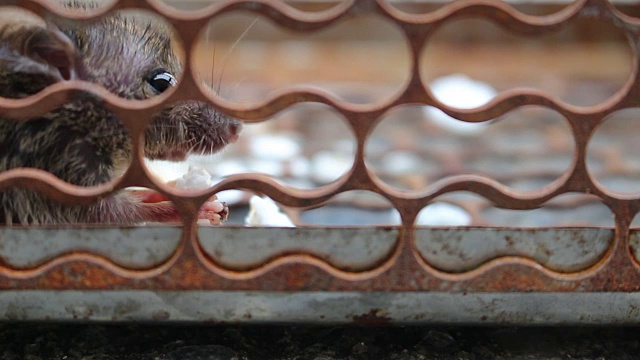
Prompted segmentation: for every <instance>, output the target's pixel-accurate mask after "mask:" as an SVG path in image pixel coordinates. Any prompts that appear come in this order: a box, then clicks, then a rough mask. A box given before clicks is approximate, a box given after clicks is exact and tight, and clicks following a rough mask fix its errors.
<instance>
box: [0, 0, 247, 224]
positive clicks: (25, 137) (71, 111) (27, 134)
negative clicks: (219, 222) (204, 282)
mask: <svg viewBox="0 0 640 360" xmlns="http://www.w3.org/2000/svg"><path fill="white" fill-rule="evenodd" d="M76 6H77V5H76ZM2 11H3V12H4V11H5V10H2ZM5 14H6V12H5ZM180 72H181V65H180V62H179V60H178V58H177V57H176V55H175V53H174V52H173V48H172V44H171V38H170V36H169V32H168V29H167V28H166V27H165V26H164V25H162V24H160V23H159V22H157V21H152V20H150V19H148V18H145V17H140V16H133V15H124V14H113V15H109V16H107V17H105V18H102V19H100V20H97V21H96V22H92V23H87V24H83V25H78V24H70V23H67V22H58V23H56V24H53V23H45V22H43V21H40V20H36V19H31V18H28V19H27V18H26V17H24V16H23V17H21V16H6V15H5V16H0V96H2V97H5V98H24V97H27V96H29V95H33V94H36V93H37V92H39V91H41V90H42V89H44V88H45V87H47V86H49V85H51V84H54V83H56V82H59V81H65V80H68V79H80V80H86V81H91V82H94V83H97V84H99V85H102V86H104V87H105V88H106V89H107V90H109V91H111V92H113V93H115V94H117V95H119V96H121V97H124V98H127V99H146V98H149V97H152V96H155V95H157V94H159V93H161V92H163V91H164V90H166V89H167V88H169V87H171V86H174V85H175V84H176V77H177V76H178V75H179V74H180ZM240 130H241V123H240V122H239V121H237V120H234V119H230V118H228V117H226V116H225V115H223V114H221V113H219V112H217V111H216V110H215V109H213V108H212V107H210V106H209V105H207V104H204V103H200V102H195V101H187V102H183V103H179V104H177V105H175V106H171V107H167V108H165V109H164V110H162V111H161V112H160V113H159V114H158V115H157V116H156V117H155V119H154V122H153V124H152V125H151V126H150V128H149V129H148V130H147V131H146V133H145V139H146V140H145V149H144V150H145V156H147V157H148V158H151V159H168V160H183V159H184V158H185V157H186V156H187V155H188V154H190V153H198V154H203V153H204V154H207V153H213V152H216V151H218V150H220V149H221V148H223V147H224V146H225V145H227V144H228V143H230V142H233V141H235V139H236V138H237V136H238V134H239V132H240ZM130 156H131V140H130V136H129V134H128V133H127V130H126V128H125V127H124V126H123V125H122V123H121V122H120V121H119V120H118V119H117V118H116V117H115V115H114V114H113V113H111V112H110V111H109V110H108V109H107V108H106V107H105V106H104V104H103V101H102V100H101V99H99V98H98V97H96V96H94V95H92V94H89V93H78V94H77V95H76V96H74V99H73V100H72V101H71V102H69V103H67V104H64V105H63V106H61V107H59V108H57V109H56V110H53V111H51V112H49V113H47V114H45V115H43V116H41V117H38V118H35V119H31V120H29V121H24V122H17V121H12V120H10V119H6V118H2V117H0V171H4V170H8V169H13V168H24V167H30V168H38V169H42V170H46V171H48V172H50V173H52V174H53V175H55V176H57V177H59V178H60V179H62V180H64V181H67V182H69V183H71V184H75V185H80V186H94V185H98V184H102V183H105V182H108V181H110V180H111V179H112V178H114V177H115V176H117V175H118V174H120V173H121V172H122V171H123V170H124V168H125V167H126V166H127V164H128V163H129V159H130ZM176 217H177V214H176V210H175V208H173V207H172V206H171V205H170V204H168V203H166V202H160V203H145V202H142V201H140V199H138V198H136V197H134V196H132V195H131V194H128V193H126V192H120V193H118V194H116V195H113V196H110V197H108V198H105V199H101V200H99V201H98V202H97V203H95V204H93V205H90V206H65V205H61V204H58V203H55V202H53V201H50V200H48V199H47V198H46V197H44V196H42V195H39V194H38V193H36V192H33V191H30V190H24V189H9V190H6V191H5V192H2V193H0V223H3V222H4V223H6V224H12V223H20V224H25V225H26V224H56V223H137V222H144V221H157V220H165V219H174V218H176Z"/></svg>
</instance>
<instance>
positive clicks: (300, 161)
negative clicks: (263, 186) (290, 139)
mask: <svg viewBox="0 0 640 360" xmlns="http://www.w3.org/2000/svg"><path fill="white" fill-rule="evenodd" d="M288 168H289V173H290V174H291V176H293V177H297V178H308V177H309V174H310V173H311V163H310V162H309V160H308V159H307V158H306V157H304V156H296V157H294V158H293V159H291V160H290V161H289V167H288Z"/></svg>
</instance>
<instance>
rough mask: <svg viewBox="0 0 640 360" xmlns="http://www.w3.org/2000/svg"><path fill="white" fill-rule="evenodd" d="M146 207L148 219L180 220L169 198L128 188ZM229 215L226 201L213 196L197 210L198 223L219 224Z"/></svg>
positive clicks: (149, 191) (151, 191)
mask: <svg viewBox="0 0 640 360" xmlns="http://www.w3.org/2000/svg"><path fill="white" fill-rule="evenodd" d="M129 192H130V194H132V195H134V196H135V197H136V198H137V199H138V200H139V201H140V203H141V205H142V206H143V207H144V208H146V209H147V210H146V212H147V213H148V216H147V218H148V221H156V222H166V221H180V220H181V218H180V215H179V214H178V210H177V209H176V207H175V206H174V205H173V203H172V202H171V201H169V199H167V198H166V197H165V196H164V195H162V194H160V193H158V192H156V191H153V190H149V189H145V190H129ZM228 216H229V207H228V206H227V204H226V203H224V202H221V201H220V200H218V199H217V198H216V197H215V196H212V197H211V198H209V200H207V201H206V202H205V203H204V204H202V206H201V207H200V210H199V211H198V223H200V224H201V225H204V224H213V225H220V224H222V222H224V221H226V220H227V217H228Z"/></svg>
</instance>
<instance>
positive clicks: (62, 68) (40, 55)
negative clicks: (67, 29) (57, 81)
mask: <svg viewBox="0 0 640 360" xmlns="http://www.w3.org/2000/svg"><path fill="white" fill-rule="evenodd" d="M23 53H24V54H25V55H26V56H28V57H30V58H32V59H34V60H36V61H40V62H44V63H45V64H47V65H49V66H50V67H51V68H52V69H56V70H57V72H58V73H59V76H60V78H61V79H65V80H72V79H76V78H77V77H78V65H79V64H78V59H79V56H78V50H77V48H76V46H75V44H74V43H73V41H71V39H69V37H68V36H67V35H65V34H64V33H63V32H62V31H60V29H58V27H57V26H55V25H53V24H51V23H48V24H47V27H46V28H40V29H39V30H38V31H35V32H34V33H33V34H32V35H31V36H30V37H29V38H28V39H26V41H25V43H24V48H23Z"/></svg>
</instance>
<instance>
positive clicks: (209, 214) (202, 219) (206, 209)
mask: <svg viewBox="0 0 640 360" xmlns="http://www.w3.org/2000/svg"><path fill="white" fill-rule="evenodd" d="M212 199H213V200H212ZM212 199H209V200H207V201H206V202H205V203H204V204H202V207H200V213H199V214H198V223H199V224H207V221H208V223H210V224H213V225H220V224H221V223H222V222H223V221H226V220H227V217H228V216H229V207H228V206H227V204H226V203H224V202H222V201H220V200H218V199H215V197H214V198H212Z"/></svg>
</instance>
